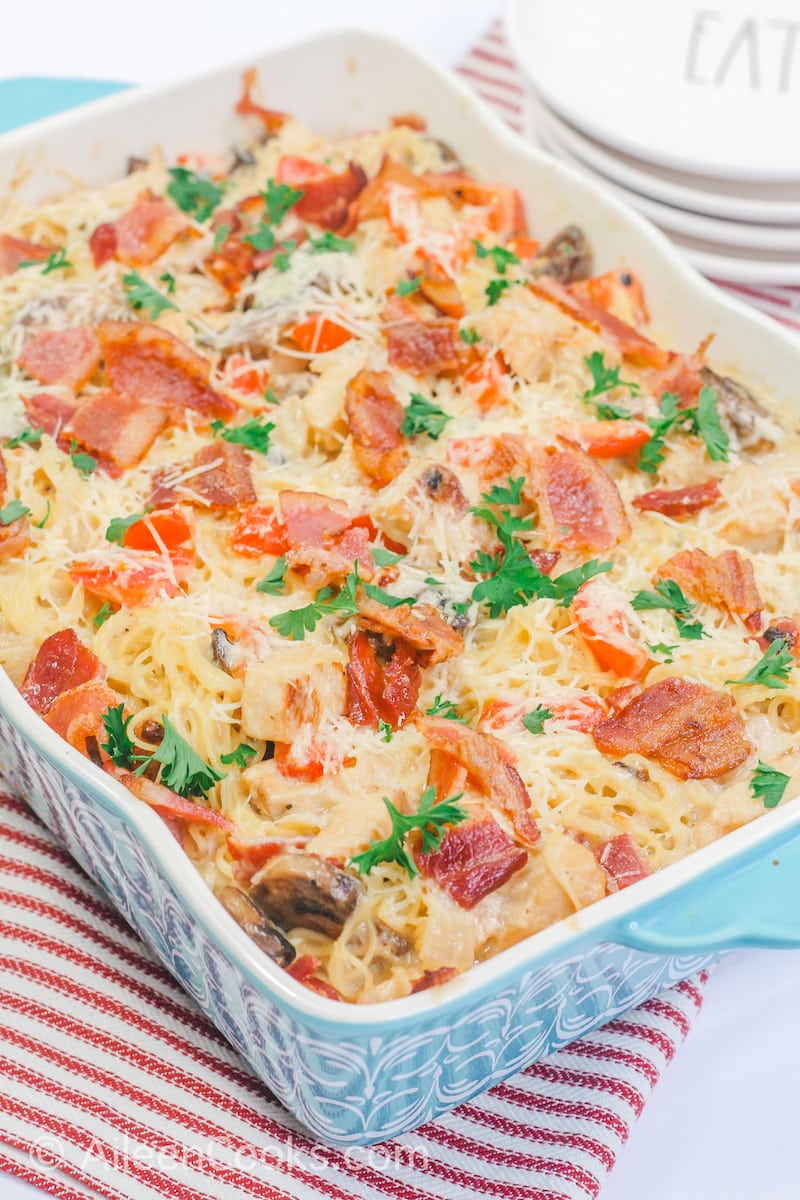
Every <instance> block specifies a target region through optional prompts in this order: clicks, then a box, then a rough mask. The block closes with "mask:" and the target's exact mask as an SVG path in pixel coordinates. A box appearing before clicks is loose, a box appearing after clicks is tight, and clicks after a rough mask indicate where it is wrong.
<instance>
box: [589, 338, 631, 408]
mask: <svg viewBox="0 0 800 1200" xmlns="http://www.w3.org/2000/svg"><path fill="white" fill-rule="evenodd" d="M583 361H584V363H585V364H586V366H587V367H588V368H589V373H590V375H591V376H592V386H591V387H590V388H589V389H588V390H587V391H585V392H584V393H583V395H582V396H581V399H582V400H583V401H584V402H585V403H593V402H594V400H595V398H596V397H597V396H602V395H604V394H605V393H606V392H613V390H614V389H615V388H625V389H626V390H627V391H629V392H630V394H631V395H632V396H635V395H636V394H637V392H638V391H639V384H638V383H634V382H633V381H632V380H626V379H620V377H619V373H620V369H621V368H620V367H607V366H606V364H605V355H604V354H603V352H602V351H601V350H595V351H594V353H593V354H588V355H586V356H585V357H584V360H583ZM609 407H615V406H609ZM620 412H622V413H624V414H625V416H626V417H629V416H630V415H631V414H630V413H629V412H628V410H627V409H620ZM609 419H619V418H608V417H605V418H601V420H609Z"/></svg>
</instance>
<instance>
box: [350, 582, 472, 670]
mask: <svg viewBox="0 0 800 1200" xmlns="http://www.w3.org/2000/svg"><path fill="white" fill-rule="evenodd" d="M357 619H358V623H359V625H362V626H363V627H364V628H365V629H369V630H370V631H371V632H372V633H382V634H385V635H386V636H387V637H390V638H400V639H402V640H403V641H405V642H408V643H409V645H410V646H412V647H413V648H414V650H416V652H417V654H418V656H419V661H420V662H421V663H422V665H423V666H424V667H429V666H433V665H434V664H435V663H440V662H444V661H445V660H446V659H448V658H453V657H454V656H455V655H457V654H460V653H461V651H462V650H463V649H464V639H463V638H462V636H461V634H460V633H458V632H457V631H456V630H455V629H452V628H451V627H450V626H449V625H448V624H447V622H446V621H445V619H444V617H442V616H441V615H440V614H439V612H438V611H437V610H436V609H435V608H434V607H433V605H432V604H415V605H414V606H413V607H412V606H411V605H409V604H399V605H397V607H395V608H389V607H388V605H386V604H381V603H380V602H379V601H378V600H370V599H369V597H367V596H365V595H361V594H360V595H359V598H358V618H357Z"/></svg>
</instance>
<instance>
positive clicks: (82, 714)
mask: <svg viewBox="0 0 800 1200" xmlns="http://www.w3.org/2000/svg"><path fill="white" fill-rule="evenodd" d="M121 702H122V697H121V696H120V694H119V692H115V691H113V690H112V689H111V688H110V687H108V686H107V685H106V684H105V683H101V682H98V681H97V680H93V681H91V682H89V683H82V684H80V685H79V686H78V687H73V688H69V689H67V691H64V692H61V694H60V695H59V696H57V697H56V699H55V700H54V701H53V703H52V704H51V705H50V707H49V708H48V710H47V712H46V713H44V714H43V716H44V719H45V721H46V722H47V724H48V725H49V726H50V728H51V729H53V730H55V732H56V733H57V734H58V735H59V737H62V738H64V740H65V741H67V742H69V744H70V746H74V747H75V749H76V750H80V752H81V754H88V751H87V748H86V742H87V739H88V738H93V739H94V740H95V742H97V743H99V742H100V740H101V739H103V738H104V735H105V729H104V726H103V714H104V713H105V712H107V711H108V709H109V708H111V707H116V706H117V705H118V704H120V703H121Z"/></svg>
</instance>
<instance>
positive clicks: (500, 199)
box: [422, 171, 527, 237]
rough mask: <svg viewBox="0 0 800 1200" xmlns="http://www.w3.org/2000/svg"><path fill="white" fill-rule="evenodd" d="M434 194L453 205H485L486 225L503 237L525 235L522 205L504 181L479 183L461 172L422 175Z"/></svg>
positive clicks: (518, 195)
mask: <svg viewBox="0 0 800 1200" xmlns="http://www.w3.org/2000/svg"><path fill="white" fill-rule="evenodd" d="M422 180H423V182H424V183H425V184H426V185H427V186H428V187H429V188H430V189H431V191H432V192H433V193H434V194H437V193H438V194H439V195H444V196H447V198H448V199H449V200H450V201H451V203H453V204H476V205H479V206H480V207H481V208H488V210H489V214H488V220H487V224H488V226H489V228H490V229H493V230H495V232H496V233H499V234H501V235H503V236H505V237H509V236H513V235H514V234H524V233H525V232H526V229H527V223H526V220H525V206H524V204H523V202H522V196H521V195H520V193H519V192H518V191H517V189H516V188H513V187H507V186H506V185H504V184H493V183H479V182H478V181H477V180H476V179H473V178H472V176H471V175H467V174H466V172H464V171H443V172H441V173H440V174H429V175H423V176H422Z"/></svg>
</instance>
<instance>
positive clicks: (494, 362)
mask: <svg viewBox="0 0 800 1200" xmlns="http://www.w3.org/2000/svg"><path fill="white" fill-rule="evenodd" d="M462 379H463V381H464V383H465V384H466V385H467V386H469V387H474V388H475V403H476V404H477V406H478V408H479V409H480V410H481V412H484V413H485V412H489V411H490V409H493V408H497V406H498V405H500V404H505V403H506V402H507V401H508V399H509V396H510V394H511V388H510V386H509V379H508V368H507V366H506V364H505V359H504V358H503V356H502V354H501V353H500V351H499V350H498V351H497V352H496V353H495V354H491V355H490V356H489V357H488V358H482V359H479V361H478V362H476V363H473V364H472V366H470V367H467V369H466V371H465V372H464V374H463V376H462Z"/></svg>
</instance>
